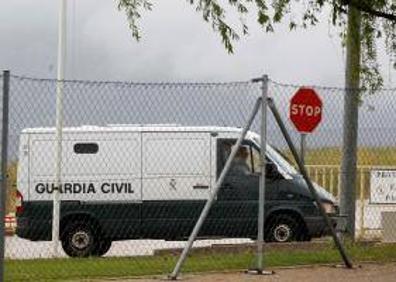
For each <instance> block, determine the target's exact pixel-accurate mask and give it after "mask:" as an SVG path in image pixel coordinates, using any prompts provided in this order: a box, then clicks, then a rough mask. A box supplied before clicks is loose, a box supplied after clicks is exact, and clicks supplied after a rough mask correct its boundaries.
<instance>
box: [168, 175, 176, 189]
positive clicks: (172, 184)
mask: <svg viewBox="0 0 396 282" xmlns="http://www.w3.org/2000/svg"><path fill="white" fill-rule="evenodd" d="M169 185H170V187H171V188H172V189H174V190H176V179H174V178H172V179H171V181H170V182H169Z"/></svg>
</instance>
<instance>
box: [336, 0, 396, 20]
mask: <svg viewBox="0 0 396 282" xmlns="http://www.w3.org/2000/svg"><path fill="white" fill-rule="evenodd" d="M340 5H341V6H347V5H351V6H353V7H355V8H356V9H358V10H360V11H362V12H364V13H367V14H370V15H373V16H376V17H379V18H384V19H387V20H390V21H394V22H396V14H391V13H385V12H382V11H378V10H375V9H373V8H371V6H370V5H368V4H367V3H366V2H364V1H360V0H357V1H356V0H343V1H341V4H340ZM339 8H340V10H341V9H342V10H341V11H342V12H344V11H345V9H343V8H342V7H339Z"/></svg>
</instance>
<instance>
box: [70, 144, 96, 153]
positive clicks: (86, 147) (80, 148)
mask: <svg viewBox="0 0 396 282" xmlns="http://www.w3.org/2000/svg"><path fill="white" fill-rule="evenodd" d="M98 151H99V146H98V144H96V143H76V144H74V153H76V154H96V153H97V152H98Z"/></svg>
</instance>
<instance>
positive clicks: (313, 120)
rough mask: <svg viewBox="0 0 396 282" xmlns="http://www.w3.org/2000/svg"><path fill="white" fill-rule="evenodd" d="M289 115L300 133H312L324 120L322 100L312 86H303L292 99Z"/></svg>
mask: <svg viewBox="0 0 396 282" xmlns="http://www.w3.org/2000/svg"><path fill="white" fill-rule="evenodd" d="M289 117H290V119H291V121H292V122H293V124H294V126H295V127H296V128H297V130H298V131H299V132H300V133H311V132H312V131H313V130H314V129H315V128H316V127H317V126H318V124H319V123H320V121H321V120H322V100H321V99H320V97H319V95H318V94H317V93H316V92H315V90H313V89H312V88H307V87H301V88H300V89H299V90H298V91H297V92H296V94H294V96H293V97H292V98H291V100H290V109H289Z"/></svg>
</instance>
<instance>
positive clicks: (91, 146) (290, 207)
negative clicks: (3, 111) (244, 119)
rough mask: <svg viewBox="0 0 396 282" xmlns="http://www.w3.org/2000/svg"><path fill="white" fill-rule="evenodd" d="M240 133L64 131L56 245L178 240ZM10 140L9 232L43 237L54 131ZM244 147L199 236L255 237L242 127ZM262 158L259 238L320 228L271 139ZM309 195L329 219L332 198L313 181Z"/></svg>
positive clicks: (78, 247) (97, 248)
mask: <svg viewBox="0 0 396 282" xmlns="http://www.w3.org/2000/svg"><path fill="white" fill-rule="evenodd" d="M241 131H242V130H241V129H240V128H231V127H182V126H160V125H154V126H133V125H131V126H128V125H126V126H121V125H114V126H107V127H96V126H82V127H76V128H65V129H64V130H63V139H62V174H61V183H62V184H61V185H60V187H59V191H60V200H61V218H60V220H61V222H60V240H61V241H62V246H63V249H64V251H65V252H66V253H67V254H68V255H70V256H79V257H81V256H91V255H103V254H104V253H106V252H107V251H108V249H109V248H110V246H111V242H112V241H115V240H126V239H138V238H139V239H140V238H150V239H165V240H181V239H185V238H187V237H188V235H189V234H190V232H191V230H192V228H193V226H194V224H195V223H196V221H197V219H198V217H199V214H200V212H201V210H202V208H203V206H204V204H205V201H206V200H207V199H208V197H209V195H210V193H211V192H212V189H213V187H214V185H215V182H216V179H217V177H218V176H219V174H220V172H221V170H222V168H223V166H224V164H225V161H226V159H227V157H228V156H229V153H230V148H231V147H232V146H233V144H235V142H236V140H237V138H238V137H239V136H240V134H241ZM19 146H20V150H19V163H18V180H17V187H18V195H19V197H20V205H19V206H18V210H17V235H18V236H19V237H22V238H27V239H30V240H51V226H52V198H53V195H52V194H53V192H54V191H55V189H58V187H56V185H55V167H56V164H55V151H56V140H55V129H54V128H30V129H25V130H23V131H22V134H21V137H20V144H19ZM243 149H244V151H245V152H246V154H245V157H244V159H243V162H244V167H245V168H246V169H245V171H244V172H241V171H240V170H233V169H232V168H231V170H230V173H229V174H228V175H227V176H226V178H225V180H224V184H223V185H222V187H221V189H220V191H219V193H218V195H217V199H216V201H215V203H214V205H213V207H212V209H211V211H210V213H209V216H208V218H207V220H206V222H205V224H204V225H203V227H202V229H201V232H200V234H199V236H200V237H204V238H208V237H216V238H219V237H227V238H237V237H244V238H255V236H256V234H257V209H258V187H259V170H260V166H259V163H258V162H259V151H260V140H259V136H258V135H257V134H256V133H254V132H248V134H247V136H246V138H245V140H244V141H243ZM267 160H268V163H269V164H268V166H267V171H268V181H267V186H266V187H267V189H266V208H265V211H266V230H265V238H266V240H268V241H278V242H284V241H290V240H309V239H310V238H311V237H313V236H322V235H324V234H327V232H328V230H327V228H326V226H325V223H324V221H323V219H322V218H321V217H320V214H319V210H318V208H317V207H316V205H315V204H314V202H313V199H312V197H311V196H310V193H309V191H308V188H307V187H306V185H305V182H304V180H303V179H302V177H301V176H300V175H299V174H298V172H297V171H296V170H295V169H294V168H293V167H292V166H291V165H290V164H289V163H288V162H287V161H286V160H285V159H284V158H283V157H282V156H281V155H280V154H279V153H278V152H277V151H276V150H274V149H273V148H272V147H271V146H267ZM239 163H241V161H240V160H239ZM318 192H319V194H320V196H321V200H322V202H323V205H324V206H325V208H326V211H327V212H328V213H329V214H331V215H332V216H337V214H338V208H337V206H336V203H335V201H334V198H333V197H332V196H331V195H330V194H329V193H326V192H325V191H324V189H322V188H320V187H318Z"/></svg>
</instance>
